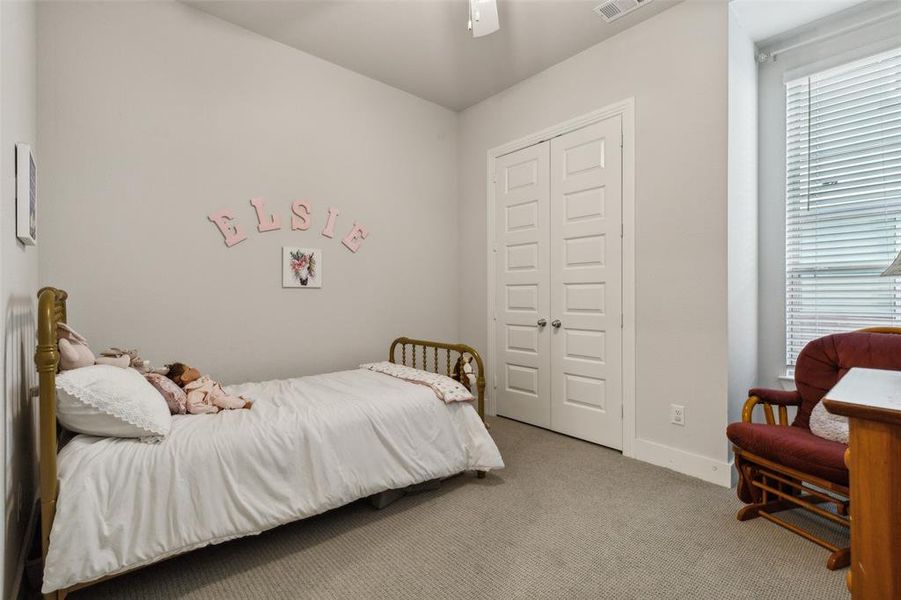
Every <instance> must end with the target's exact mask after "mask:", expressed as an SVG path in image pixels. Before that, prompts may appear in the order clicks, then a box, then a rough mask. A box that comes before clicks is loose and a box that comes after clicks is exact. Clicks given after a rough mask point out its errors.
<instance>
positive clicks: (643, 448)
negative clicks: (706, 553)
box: [459, 1, 730, 483]
mask: <svg viewBox="0 0 901 600" xmlns="http://www.w3.org/2000/svg"><path fill="white" fill-rule="evenodd" d="M699 32H703V33H699ZM726 38H727V8H726V3H724V2H704V1H688V2H685V3H682V4H679V5H677V6H675V7H674V8H671V9H669V10H667V11H665V12H663V13H661V14H660V15H657V16H655V17H653V18H651V19H649V20H647V21H645V22H643V23H641V24H639V25H637V26H635V27H632V28H630V29H628V30H626V31H625V32H623V33H621V34H619V35H617V36H615V37H613V38H611V39H609V40H606V41H604V42H602V43H601V44H598V45H596V46H594V47H592V48H590V49H588V50H586V51H584V52H582V53H581V54H579V55H577V56H574V57H572V58H570V59H568V60H566V61H564V62H562V63H560V64H558V65H555V66H553V67H551V68H550V69H547V70H546V71H544V72H542V73H539V74H538V75H535V76H534V77H531V78H529V79H527V80H525V81H523V82H521V83H519V84H517V85H516V86H513V87H512V88H510V89H508V90H506V91H504V92H501V93H500V94H497V95H495V96H493V97H491V98H489V99H487V100H485V101H483V102H481V103H479V104H477V105H475V106H473V107H471V108H469V109H467V110H465V111H464V112H463V113H461V120H460V189H461V203H460V227H461V247H460V251H461V258H462V259H463V261H464V265H465V268H466V269H467V272H468V273H470V274H471V277H470V278H468V279H467V284H466V285H465V286H463V287H462V288H461V290H460V292H459V301H460V306H461V308H462V319H461V329H460V333H461V338H462V339H465V340H468V341H470V343H473V344H475V345H476V346H477V347H479V348H484V347H486V334H487V331H486V318H487V306H486V304H487V299H486V294H487V291H486V281H485V279H486V264H485V256H486V244H487V237H486V221H485V213H486V209H485V206H486V153H487V151H488V150H489V149H490V148H492V147H495V146H498V145H500V144H503V143H506V142H509V141H512V140H515V139H517V138H519V137H522V136H524V135H527V134H530V133H533V132H535V131H538V130H541V129H543V128H545V127H549V126H552V125H554V124H557V123H560V122H563V121H565V120H567V119H570V118H572V117H575V116H578V115H581V114H585V113H587V112H590V111H592V110H595V109H598V108H601V107H603V106H605V105H608V104H611V103H614V102H617V101H619V100H622V99H624V98H626V97H630V96H634V97H635V102H636V135H637V140H636V167H637V181H636V195H637V198H636V203H637V210H636V227H637V234H636V244H637V249H636V269H637V273H636V275H637V290H636V294H637V297H636V311H637V382H636V384H637V385H636V394H637V399H636V402H637V416H636V428H637V435H638V438H639V443H638V444H637V446H636V455H637V456H638V457H640V458H645V459H647V460H651V461H654V462H658V463H661V464H666V465H667V466H672V467H674V468H677V469H679V470H683V471H686V472H690V473H691V474H694V475H697V476H699V477H705V478H707V479H711V480H715V481H719V482H720V483H728V481H729V476H730V475H729V469H728V465H727V462H726V461H727V460H728V453H729V452H728V448H727V443H726V438H725V434H724V429H725V427H726V424H727V401H726V397H727V373H728V364H727V351H728V348H727V315H726V310H727V277H726V268H727V240H726V223H727V201H726V199H727V173H726V155H727V62H726V53H727V39H726ZM671 402H673V403H679V404H684V405H685V407H686V409H685V410H686V425H685V426H684V427H680V426H678V425H672V424H670V414H669V405H670V403H671ZM714 469H716V470H714Z"/></svg>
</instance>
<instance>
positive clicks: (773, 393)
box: [741, 388, 801, 425]
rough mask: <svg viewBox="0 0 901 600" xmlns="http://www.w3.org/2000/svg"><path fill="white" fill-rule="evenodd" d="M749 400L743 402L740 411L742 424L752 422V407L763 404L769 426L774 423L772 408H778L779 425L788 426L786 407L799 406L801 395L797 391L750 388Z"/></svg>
mask: <svg viewBox="0 0 901 600" xmlns="http://www.w3.org/2000/svg"><path fill="white" fill-rule="evenodd" d="M748 394H749V398H748V399H747V400H746V401H745V405H744V407H742V410H741V420H742V421H743V422H744V423H752V422H753V413H754V407H755V406H757V405H758V404H763V411H764V415H765V416H766V422H767V423H769V424H770V425H773V424H775V423H776V419H775V415H774V414H773V406H778V407H779V424H780V425H788V409H787V408H786V407H788V406H800V405H801V394H799V393H798V392H797V391H795V390H792V391H784V390H770V389H766V388H752V389H751V390H750V392H748Z"/></svg>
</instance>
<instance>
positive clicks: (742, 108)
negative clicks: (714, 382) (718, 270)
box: [728, 11, 758, 422]
mask: <svg viewBox="0 0 901 600" xmlns="http://www.w3.org/2000/svg"><path fill="white" fill-rule="evenodd" d="M728 211H729V221H728V227H729V249H728V253H729V277H728V280H729V421H730V422H732V421H739V420H741V409H742V406H743V405H744V402H745V400H746V399H747V397H748V390H749V389H750V388H751V387H753V386H754V385H756V383H757V370H758V369H757V327H758V323H757V304H758V301H757V293H758V291H757V283H758V282H757V271H758V264H757V255H758V248H757V61H756V60H755V47H754V42H753V41H752V40H751V38H750V36H749V35H748V33H747V32H746V31H745V30H744V29H743V28H742V26H741V25H740V24H739V23H738V21H737V19H736V18H735V16H734V15H733V14H732V13H731V11H730V14H729V208H728Z"/></svg>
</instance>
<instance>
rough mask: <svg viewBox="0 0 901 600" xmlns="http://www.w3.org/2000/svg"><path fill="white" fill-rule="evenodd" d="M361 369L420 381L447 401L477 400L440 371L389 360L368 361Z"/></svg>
mask: <svg viewBox="0 0 901 600" xmlns="http://www.w3.org/2000/svg"><path fill="white" fill-rule="evenodd" d="M360 368H361V369H369V370H370V371H375V372H376V373H384V374H385V375H390V376H391V377H396V378H398V379H403V380H404V381H409V382H411V383H419V384H422V385H425V386H428V387H430V388H432V391H433V392H435V395H436V396H438V399H439V400H444V402H445V403H447V404H450V403H451V402H469V401H470V400H475V398H474V397H473V395H472V393H471V392H470V391H469V390H468V389H466V386H465V385H463V384H462V383H460V382H459V381H457V380H456V379H451V378H450V377H448V376H446V375H442V374H440V373H432V372H430V371H422V370H420V369H414V368H413V367H408V366H405V365H398V364H395V363H393V362H389V361H382V362H377V363H366V364H364V365H360Z"/></svg>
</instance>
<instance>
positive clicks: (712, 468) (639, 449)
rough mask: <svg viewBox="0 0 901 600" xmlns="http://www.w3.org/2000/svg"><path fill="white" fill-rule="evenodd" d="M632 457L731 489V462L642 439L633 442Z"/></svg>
mask: <svg viewBox="0 0 901 600" xmlns="http://www.w3.org/2000/svg"><path fill="white" fill-rule="evenodd" d="M632 457H633V458H636V459H638V460H641V461H644V462H648V463H651V464H652V465H657V466H658V467H665V468H667V469H670V470H671V471H676V472H677V473H683V474H685V475H690V476H692V477H697V478H698V479H703V480H704V481H707V482H710V483H715V484H716V485H721V486H723V487H732V483H733V481H732V478H733V475H732V474H733V472H734V469H733V468H732V463H731V462H720V461H718V460H713V459H712V458H708V457H706V456H701V455H700V454H692V453H691V452H686V451H685V450H679V449H678V448H673V447H671V446H664V445H663V444H658V443H657V442H650V441H648V440H642V439H636V440H634V441H633V446H632Z"/></svg>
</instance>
